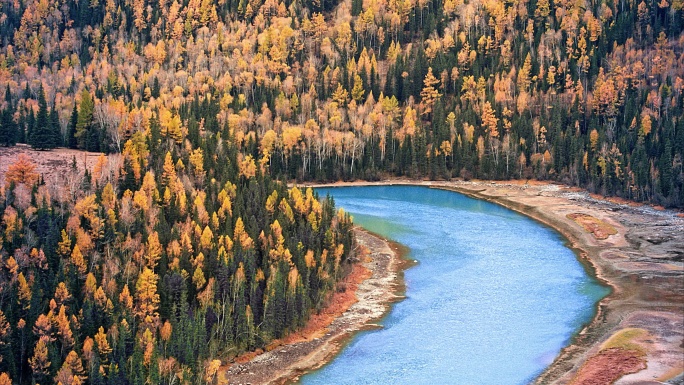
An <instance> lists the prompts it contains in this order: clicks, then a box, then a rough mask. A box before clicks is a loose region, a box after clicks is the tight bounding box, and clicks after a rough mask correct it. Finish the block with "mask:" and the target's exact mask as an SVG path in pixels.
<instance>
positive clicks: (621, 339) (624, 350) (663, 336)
mask: <svg viewBox="0 0 684 385" xmlns="http://www.w3.org/2000/svg"><path fill="white" fill-rule="evenodd" d="M391 184H408V185H424V186H429V187H432V188H442V189H448V190H454V191H457V192H460V193H463V194H466V195H468V196H471V197H474V198H477V199H483V200H487V201H490V202H494V203H497V204H500V205H502V206H505V207H508V208H510V209H513V210H515V211H518V212H520V213H522V214H524V215H527V216H529V217H531V218H533V219H535V220H538V221H540V222H542V223H544V224H546V225H548V226H550V227H552V228H554V229H556V230H557V231H559V232H560V233H562V234H563V235H564V236H565V237H566V238H567V239H568V241H569V242H570V246H571V247H572V248H573V249H575V250H576V251H577V252H578V255H579V256H580V259H581V261H582V262H583V263H584V264H585V266H587V268H588V269H589V270H591V272H592V274H595V275H596V276H597V277H598V278H599V279H600V280H601V281H602V282H604V283H605V284H607V285H609V286H610V287H611V288H612V290H613V292H612V293H611V294H610V295H609V296H607V297H606V298H605V299H603V300H602V301H601V302H600V303H599V305H598V309H597V314H596V316H595V317H594V319H593V320H592V322H591V323H590V324H589V325H586V326H585V327H584V328H583V329H582V330H581V331H580V333H579V334H578V335H577V336H576V337H575V338H574V339H573V341H572V343H571V344H570V345H569V346H567V347H566V348H564V349H563V350H562V351H561V353H560V355H559V356H558V357H556V359H555V360H554V362H553V363H552V364H551V365H550V366H549V367H548V368H547V369H546V370H545V371H544V372H543V373H542V374H541V375H540V376H539V377H538V378H537V380H536V381H535V382H534V383H535V384H540V385H541V384H571V385H605V384H613V383H616V384H636V383H638V384H653V385H655V384H661V383H663V382H664V381H669V380H677V381H681V380H682V375H683V373H684V358H683V357H684V332H683V330H684V309H683V307H682V306H683V304H684V264H683V263H682V255H681V250H684V218H682V215H681V214H679V213H676V212H672V211H664V210H662V209H658V208H652V207H649V206H643V205H634V204H628V202H618V203H616V202H611V201H610V200H605V199H600V198H598V197H596V196H594V195H590V194H588V193H586V192H584V191H582V190H579V189H576V188H570V187H565V186H559V185H554V184H548V183H544V182H534V181H530V182H521V181H513V182H485V181H473V182H463V181H454V182H421V181H414V180H390V181H383V182H375V183H374V182H348V183H342V182H340V183H334V184H327V185H325V186H364V185H391ZM314 186H324V185H314ZM356 234H357V237H358V236H359V234H365V235H364V236H363V237H362V238H365V237H366V236H368V234H367V233H358V232H357V233H356ZM361 242H363V240H362V241H361ZM373 245H375V246H377V247H380V248H381V250H382V249H385V250H386V248H387V245H386V244H384V243H383V242H382V241H381V240H380V239H376V240H375V242H374V243H372V244H371V246H373ZM374 251H376V252H377V250H374V249H373V248H372V247H371V255H375V254H374ZM381 255H382V254H381ZM394 258H397V255H394ZM365 300H366V299H365V298H360V299H359V302H361V303H363V302H364V301H365ZM387 300H389V301H393V300H395V297H394V296H391V295H390V296H388V297H387ZM354 312H355V310H354V309H353V308H351V309H349V310H348V311H347V313H350V314H353V313H354ZM347 313H345V316H348V315H349V314H347ZM361 325H363V324H361ZM356 327H357V329H362V327H361V326H360V325H357V326H356ZM353 331H354V330H353V329H352V330H346V331H345V333H347V334H349V333H351V332H353ZM325 336H326V337H327V338H328V340H329V341H332V343H333V344H335V348H334V349H333V350H332V351H331V350H330V349H329V345H327V344H326V343H325V342H324V343H321V344H317V345H315V344H311V345H305V344H301V343H300V345H297V344H294V345H289V346H288V345H285V346H282V347H280V349H281V350H280V351H281V353H282V355H278V354H270V355H268V356H266V357H265V358H263V359H264V360H265V361H267V362H268V364H267V365H264V364H262V363H261V358H259V357H256V358H255V359H253V360H252V361H250V362H248V363H240V364H238V365H233V366H231V369H229V371H228V372H227V375H228V377H226V378H227V379H228V378H230V380H229V383H231V384H233V383H234V384H238V383H252V384H259V383H283V378H286V379H288V380H290V381H294V380H296V379H297V378H298V377H299V376H300V374H301V373H302V372H305V371H309V370H314V369H316V368H318V367H320V366H321V365H323V364H324V363H325V362H327V361H328V360H330V359H332V358H333V355H334V353H335V352H336V351H337V350H338V349H339V347H340V345H339V342H338V340H336V339H335V338H334V337H331V335H329V334H326V335H325ZM301 350H304V351H303V352H302V351H301ZM318 350H319V351H318ZM297 356H299V357H301V359H299V360H296V359H295V362H294V363H293V362H292V360H293V359H294V358H293V357H297ZM279 357H281V358H280V359H279ZM312 357H315V358H316V360H312V359H311V358H312ZM281 363H282V364H281Z"/></svg>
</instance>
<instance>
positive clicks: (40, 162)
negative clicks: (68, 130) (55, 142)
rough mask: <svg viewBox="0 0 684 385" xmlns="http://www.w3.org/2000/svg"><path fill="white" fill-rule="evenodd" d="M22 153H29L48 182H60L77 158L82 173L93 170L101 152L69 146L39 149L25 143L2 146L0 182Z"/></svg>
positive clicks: (77, 165)
mask: <svg viewBox="0 0 684 385" xmlns="http://www.w3.org/2000/svg"><path fill="white" fill-rule="evenodd" d="M20 154H25V155H27V156H28V157H29V158H30V159H31V162H33V163H34V164H35V165H36V172H37V173H39V174H41V175H42V176H43V179H44V180H45V182H46V183H48V184H49V183H60V182H62V179H63V177H64V175H66V174H68V173H69V172H70V171H71V169H72V164H73V163H74V159H76V169H77V170H78V172H79V173H82V172H83V170H85V169H86V168H87V169H88V170H92V169H93V167H94V166H95V163H97V158H98V157H99V156H100V153H99V152H86V151H81V150H72V149H68V148H56V149H54V150H51V151H38V150H34V149H32V148H31V147H29V146H27V145H25V144H17V145H16V146H13V147H0V184H4V175H5V172H7V168H8V167H9V165H10V164H13V163H14V162H16V161H17V159H18V158H19V155H20Z"/></svg>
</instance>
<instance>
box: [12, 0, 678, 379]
mask: <svg viewBox="0 0 684 385" xmlns="http://www.w3.org/2000/svg"><path fill="white" fill-rule="evenodd" d="M683 8H684V2H682V0H670V1H668V0H660V1H655V0H650V1H649V2H646V1H645V0H641V1H639V0H620V1H609V0H591V1H590V0H574V1H571V0H558V1H551V0H467V1H466V0H343V1H337V0H327V1H321V0H285V1H279V0H239V1H236V0H218V1H211V0H173V1H169V0H157V1H152V0H78V1H66V0H14V1H4V2H2V3H1V4H0V10H1V13H0V39H1V40H0V41H1V43H0V85H1V86H0V95H2V94H1V93H4V95H2V96H4V97H2V98H1V99H0V100H1V103H0V146H13V145H15V144H17V143H26V144H28V145H30V146H32V147H33V148H34V149H36V150H50V149H53V148H55V147H68V148H73V149H81V150H87V151H93V152H102V153H103V155H102V156H101V157H100V158H99V159H98V162H97V165H96V166H95V167H94V168H93V169H92V170H80V169H79V168H78V167H76V160H74V167H73V169H72V170H71V172H70V173H69V175H65V177H64V178H63V179H64V183H62V184H46V183H45V181H44V179H43V177H42V176H41V175H40V174H39V173H38V172H36V170H35V165H34V164H33V163H32V162H31V160H30V159H28V158H25V157H20V158H19V159H17V160H16V162H15V163H14V164H12V165H11V166H10V169H9V170H8V172H7V173H6V175H5V180H4V184H3V185H2V186H0V197H1V198H2V199H1V200H0V218H1V220H2V222H1V227H0V230H2V231H1V232H0V384H9V383H19V384H29V383H36V384H37V383H43V384H44V383H52V382H54V383H62V384H63V385H67V384H82V383H88V384H110V383H111V384H118V383H122V384H124V383H136V384H138V383H140V384H142V383H159V384H171V383H188V384H204V383H213V382H216V381H217V373H218V371H219V367H220V365H221V362H222V361H221V360H225V359H227V358H230V357H235V356H237V355H239V354H241V353H243V352H246V351H250V350H254V349H257V348H263V347H265V346H267V345H268V344H269V343H270V342H271V341H273V340H275V339H278V338H280V337H282V336H284V335H286V334H287V333H288V332H291V331H293V330H296V329H297V328H298V327H300V326H302V325H303V324H304V323H305V322H306V320H307V319H308V317H309V316H310V315H311V314H312V312H316V311H317V310H319V309H321V307H322V306H324V305H325V303H326V299H327V298H328V296H329V295H330V294H331V293H332V292H334V291H335V290H336V283H337V282H338V281H339V280H340V279H341V278H342V277H344V275H345V274H346V272H347V271H348V267H349V261H350V260H352V259H353V250H352V247H353V245H352V234H351V226H352V224H351V218H350V217H349V216H348V215H345V213H344V212H343V211H339V212H338V211H336V210H335V208H334V202H333V201H332V200H331V199H329V198H325V197H319V196H317V195H316V194H315V193H314V192H313V191H311V190H309V189H307V190H300V189H298V188H296V187H295V188H291V189H288V188H287V187H286V186H287V182H288V181H297V182H303V181H337V180H354V179H363V180H378V179H381V178H386V177H392V176H404V177H410V178H416V179H432V180H444V179H446V180H448V179H451V178H462V179H466V180H467V179H471V178H481V179H497V180H507V179H523V180H527V179H539V180H548V181H555V182H560V183H563V184H566V185H572V186H579V187H581V188H584V189H587V190H589V191H590V192H595V193H599V194H603V195H608V196H617V197H622V198H626V199H629V200H633V201H638V202H649V203H652V204H659V205H663V206H666V207H679V208H682V207H684V169H683V163H684V162H683V160H684V158H683V156H684V92H683V91H684V49H683V47H684V34H683V33H682V31H683V30H684V10H683ZM0 150H1V149H0ZM104 154H107V155H106V156H105V155H104Z"/></svg>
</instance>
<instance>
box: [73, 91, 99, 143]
mask: <svg viewBox="0 0 684 385" xmlns="http://www.w3.org/2000/svg"><path fill="white" fill-rule="evenodd" d="M94 109H95V103H94V102H93V98H92V96H90V92H88V91H87V90H83V92H81V105H80V107H79V109H78V119H77V122H76V132H75V133H74V137H75V138H76V140H77V143H78V148H81V149H85V148H86V147H87V146H88V141H89V139H91V138H90V137H91V135H90V131H92V129H93V127H92V125H93V110H94ZM91 140H92V139H91Z"/></svg>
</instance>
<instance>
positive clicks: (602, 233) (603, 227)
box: [566, 213, 617, 240]
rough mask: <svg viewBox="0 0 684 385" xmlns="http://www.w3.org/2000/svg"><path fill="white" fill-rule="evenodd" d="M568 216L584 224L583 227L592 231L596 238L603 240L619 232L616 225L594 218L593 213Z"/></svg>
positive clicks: (581, 224) (579, 223) (587, 230)
mask: <svg viewBox="0 0 684 385" xmlns="http://www.w3.org/2000/svg"><path fill="white" fill-rule="evenodd" d="M566 216H567V217H568V218H569V219H572V220H573V221H575V223H577V224H578V225H580V226H582V228H583V229H584V230H585V231H586V232H588V233H592V234H593V235H594V238H596V239H599V240H603V239H606V238H608V237H609V236H611V235H615V234H617V230H615V227H613V226H611V225H609V224H608V223H606V222H603V221H602V220H600V219H598V218H594V217H592V216H591V215H588V214H581V213H573V214H568V215H566Z"/></svg>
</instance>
